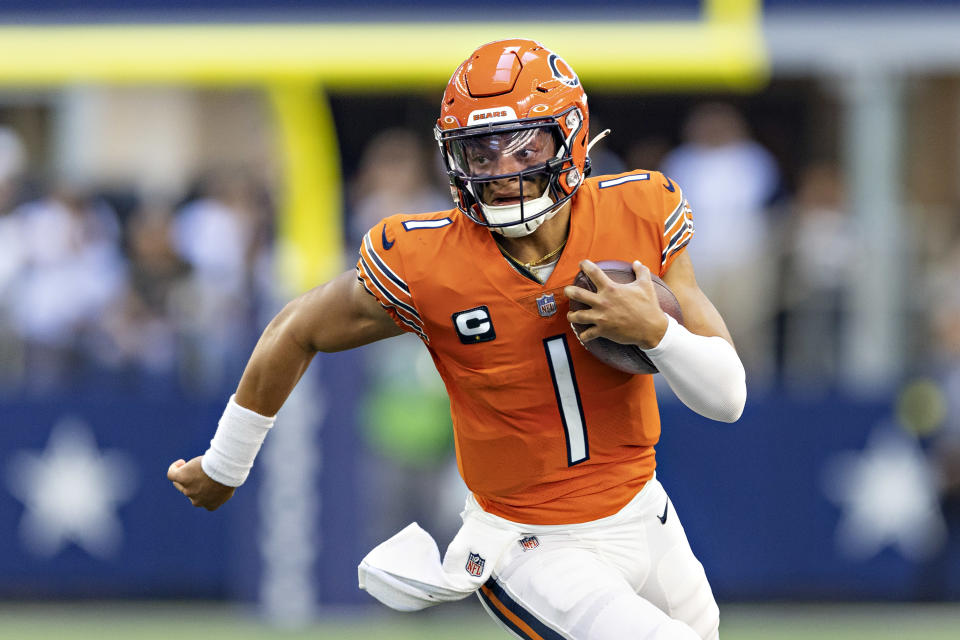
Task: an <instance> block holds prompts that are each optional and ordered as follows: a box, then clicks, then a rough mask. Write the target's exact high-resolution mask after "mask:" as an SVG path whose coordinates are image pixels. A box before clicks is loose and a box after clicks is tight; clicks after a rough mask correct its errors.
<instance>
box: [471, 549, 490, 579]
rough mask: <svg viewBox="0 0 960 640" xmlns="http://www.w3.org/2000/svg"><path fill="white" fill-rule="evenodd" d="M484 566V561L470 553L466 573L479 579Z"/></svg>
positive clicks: (475, 554) (476, 554)
mask: <svg viewBox="0 0 960 640" xmlns="http://www.w3.org/2000/svg"><path fill="white" fill-rule="evenodd" d="M484 564H486V561H485V560H484V559H483V558H481V557H480V554H479V553H471V554H470V557H469V558H467V573H469V574H470V575H472V576H475V577H477V578H479V577H480V576H481V575H483V565H484Z"/></svg>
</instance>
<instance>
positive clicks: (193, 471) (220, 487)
mask: <svg viewBox="0 0 960 640" xmlns="http://www.w3.org/2000/svg"><path fill="white" fill-rule="evenodd" d="M202 459H203V456H197V457H196V458H194V459H193V460H191V461H190V462H185V461H184V460H182V459H181V460H177V461H176V462H174V463H173V464H171V465H170V468H168V469H167V479H168V480H169V481H170V482H172V483H173V486H174V487H176V488H177V491H179V492H180V493H182V494H183V495H185V496H187V497H188V498H190V504H192V505H193V506H195V507H203V508H204V509H206V510H207V511H213V510H214V509H217V508H218V507H219V506H220V505H222V504H223V503H224V502H226V501H227V500H229V499H230V497H231V496H232V495H233V492H234V491H236V487H228V486H227V485H225V484H220V483H219V482H217V481H216V480H213V479H211V478H210V476H208V475H207V474H206V473H204V472H203V468H202V467H201V466H200V460H202Z"/></svg>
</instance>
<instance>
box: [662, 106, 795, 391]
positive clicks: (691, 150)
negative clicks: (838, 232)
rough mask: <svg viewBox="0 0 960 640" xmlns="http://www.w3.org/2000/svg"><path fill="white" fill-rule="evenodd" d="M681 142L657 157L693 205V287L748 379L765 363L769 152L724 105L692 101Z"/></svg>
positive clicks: (768, 341) (768, 354) (773, 168)
mask: <svg viewBox="0 0 960 640" xmlns="http://www.w3.org/2000/svg"><path fill="white" fill-rule="evenodd" d="M683 137H684V142H683V144H681V145H680V146H679V147H677V148H676V149H674V150H673V151H671V152H669V153H668V154H667V156H666V157H665V158H664V160H663V166H662V169H663V172H664V173H665V174H666V175H668V176H669V177H671V178H673V179H674V180H676V181H677V183H678V184H679V185H680V186H681V187H682V188H683V190H684V195H685V196H686V197H687V199H688V200H689V202H690V205H691V207H692V208H693V222H694V228H695V229H696V236H695V238H694V241H693V242H691V243H690V255H691V258H692V259H693V264H694V267H696V269H697V280H698V281H699V283H700V286H701V288H702V289H703V291H704V292H705V293H706V294H707V296H709V297H710V299H711V300H712V301H713V303H714V304H715V305H716V306H717V308H718V309H719V311H720V313H722V314H723V317H724V318H725V319H726V321H727V324H728V326H729V329H730V332H731V334H732V335H733V338H734V341H735V343H736V345H737V351H738V352H739V353H740V357H741V359H742V360H743V364H744V366H745V367H746V370H747V379H748V381H751V382H757V381H763V380H765V379H768V378H769V375H770V374H771V373H772V369H773V340H772V336H773V331H772V328H773V323H772V320H773V301H772V298H773V284H774V283H773V278H772V277H771V276H772V274H773V269H772V268H771V264H772V262H773V255H772V254H773V252H772V247H771V246H770V244H771V243H770V233H769V228H768V227H769V225H768V220H767V215H766V211H765V208H766V207H767V205H769V204H770V201H771V200H772V198H773V196H774V195H775V193H776V191H777V188H778V184H779V170H778V168H777V164H776V162H775V161H774V159H773V156H771V155H770V153H769V152H768V151H767V150H766V149H764V148H763V147H762V146H761V145H760V144H759V143H757V142H756V141H754V140H753V139H751V137H750V134H749V132H748V129H747V123H746V122H745V120H744V118H743V116H742V115H741V114H740V113H739V112H738V111H737V110H736V109H735V108H734V107H733V106H731V105H728V104H722V103H709V104H704V105H701V106H699V107H697V108H695V109H694V110H693V111H692V112H691V113H690V116H689V118H688V119H687V122H686V124H685V125H684V129H683Z"/></svg>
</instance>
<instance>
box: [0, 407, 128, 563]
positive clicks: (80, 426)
mask: <svg viewBox="0 0 960 640" xmlns="http://www.w3.org/2000/svg"><path fill="white" fill-rule="evenodd" d="M6 476H7V477H6V480H7V486H8V487H9V489H10V492H11V493H12V494H13V495H14V496H15V497H16V498H17V499H18V500H19V501H20V502H22V503H23V505H24V513H23V518H22V519H21V520H20V536H21V540H22V543H23V546H24V547H26V548H27V549H28V550H29V551H31V552H32V553H34V554H36V555H38V556H42V557H53V556H55V555H57V554H58V553H59V552H60V551H61V550H62V549H63V548H64V547H65V546H66V545H67V544H69V543H74V544H76V545H77V546H79V547H81V548H82V549H84V550H85V551H86V552H87V553H89V554H90V555H92V556H95V557H98V558H106V557H109V556H111V555H114V554H115V553H116V552H117V550H118V549H119V547H120V543H121V541H122V539H123V526H122V524H121V522H120V519H119V518H118V517H117V513H116V510H117V507H118V506H119V505H120V504H122V503H124V502H126V501H127V500H129V499H130V498H131V497H132V495H133V492H134V488H135V479H136V474H135V472H134V465H133V461H132V459H131V458H130V456H129V455H127V454H125V453H123V452H121V451H116V450H109V451H100V450H99V449H98V448H97V443H96V439H95V438H94V434H93V431H92V430H91V429H90V427H88V426H87V425H86V424H85V423H83V422H82V421H80V420H77V419H72V418H64V419H62V420H60V421H59V422H58V423H57V424H56V425H55V426H54V427H53V429H52V430H51V432H50V437H49V439H48V440H47V446H46V449H44V450H43V451H42V452H39V453H34V452H30V451H19V452H18V453H16V454H15V455H14V456H13V457H12V458H11V460H10V464H9V465H8V466H7V474H6Z"/></svg>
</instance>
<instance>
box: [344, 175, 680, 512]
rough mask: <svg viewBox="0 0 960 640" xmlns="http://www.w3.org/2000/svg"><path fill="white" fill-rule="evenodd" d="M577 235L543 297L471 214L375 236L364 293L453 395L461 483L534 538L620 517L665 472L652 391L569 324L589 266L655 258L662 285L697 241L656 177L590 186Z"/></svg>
mask: <svg viewBox="0 0 960 640" xmlns="http://www.w3.org/2000/svg"><path fill="white" fill-rule="evenodd" d="M572 202H573V205H572V206H573V208H572V211H571V216H570V234H569V237H568V240H567V244H566V247H565V248H564V250H563V253H562V254H561V256H560V260H559V262H558V263H557V265H556V267H555V269H554V271H553V273H552V274H551V276H550V278H549V279H548V280H547V282H546V283H544V284H539V283H537V282H535V281H533V280H531V279H530V278H528V277H526V276H524V275H523V274H521V273H520V272H518V271H517V269H515V268H514V267H513V266H512V264H511V263H510V262H509V261H508V260H507V259H506V258H505V257H504V256H503V255H502V254H501V253H500V251H499V249H498V248H497V244H496V242H495V241H494V239H493V237H492V236H491V232H490V231H489V230H488V229H486V228H484V227H482V226H480V225H478V224H476V223H474V222H472V221H471V220H469V219H468V218H467V217H466V216H464V215H462V214H461V213H459V211H457V210H456V209H454V210H450V211H444V212H439V213H430V214H419V215H396V216H392V217H389V218H386V219H385V220H383V221H382V222H380V223H378V224H377V226H375V227H374V228H373V229H371V230H370V232H369V233H367V235H366V236H365V237H364V239H363V243H362V247H361V250H360V260H359V262H358V264H357V271H358V274H359V277H360V281H361V282H362V283H363V286H364V287H365V288H366V289H367V291H369V292H370V293H371V294H373V295H374V296H376V298H377V299H378V300H379V301H380V303H381V304H382V305H383V306H384V308H386V310H387V311H388V312H389V313H390V315H391V316H392V317H393V319H394V321H395V322H396V323H397V324H398V325H399V326H400V327H402V328H403V329H405V330H407V331H411V332H414V333H416V334H418V335H419V336H420V337H421V339H423V341H424V342H425V344H426V345H427V348H428V349H429V350H430V354H431V355H432V356H433V361H434V363H435V364H436V366H437V370H438V371H439V372H440V375H441V377H442V378H443V380H444V383H445V384H446V388H447V393H448V394H449V396H450V411H451V414H452V416H453V428H454V439H455V443H456V452H457V462H458V465H459V469H460V474H461V476H462V477H463V479H464V481H465V482H466V484H467V487H469V488H470V490H471V491H472V492H473V493H474V495H475V496H476V499H477V501H478V502H479V504H480V506H481V507H483V509H485V510H486V511H488V512H490V513H493V514H495V515H498V516H501V517H503V518H507V519H509V520H513V521H516V522H523V523H529V524H571V523H577V522H585V521H588V520H594V519H597V518H602V517H605V516H609V515H611V514H613V513H615V512H617V511H618V510H619V509H620V508H621V507H623V506H624V505H625V504H626V503H627V502H629V501H630V499H631V498H633V496H634V495H636V493H637V492H638V491H639V490H640V489H641V488H642V487H643V485H644V483H646V482H647V480H649V479H650V478H651V477H652V476H653V472H654V469H655V467H656V461H655V458H654V445H655V444H656V443H657V440H658V439H659V437H660V417H659V413H658V410H657V400H656V396H655V394H654V386H653V377H652V376H649V375H630V374H627V373H623V372H620V371H617V370H615V369H612V368H610V367H608V366H606V365H605V364H603V363H601V362H600V361H599V360H597V359H596V358H594V357H593V356H592V355H591V354H590V353H589V352H587V351H586V350H585V349H584V348H583V346H581V344H580V342H579V341H578V340H577V338H576V336H575V335H574V333H573V330H572V329H571V327H570V323H569V322H567V319H566V314H567V310H568V306H569V303H568V300H567V299H566V297H565V296H564V295H563V288H564V287H565V286H566V285H569V284H570V283H572V282H573V279H574V277H576V275H577V272H578V271H579V269H580V268H579V262H580V261H581V260H583V259H585V258H589V259H591V260H593V261H598V260H624V261H628V262H630V261H633V260H640V261H641V262H643V263H644V264H645V265H646V266H647V267H649V268H650V270H651V271H652V272H653V273H657V274H659V275H663V274H664V273H665V272H666V270H667V268H669V266H670V264H671V262H672V261H673V259H674V258H675V257H676V255H677V254H678V253H679V252H680V251H682V250H683V248H684V247H685V246H686V244H687V242H689V240H690V237H691V236H692V234H693V224H692V220H691V213H690V209H689V207H688V206H687V204H686V202H685V201H684V199H683V196H682V194H681V192H680V189H679V188H677V186H676V185H675V183H673V182H671V181H670V180H668V179H667V178H665V177H664V176H663V175H661V174H660V173H656V172H630V173H626V174H621V175H619V176H602V177H600V178H591V179H589V180H587V181H585V182H584V184H583V185H582V186H581V187H580V190H579V192H578V193H577V194H576V196H575V197H574V198H573V200H572Z"/></svg>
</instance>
